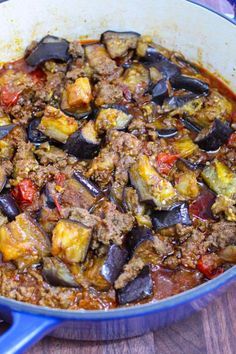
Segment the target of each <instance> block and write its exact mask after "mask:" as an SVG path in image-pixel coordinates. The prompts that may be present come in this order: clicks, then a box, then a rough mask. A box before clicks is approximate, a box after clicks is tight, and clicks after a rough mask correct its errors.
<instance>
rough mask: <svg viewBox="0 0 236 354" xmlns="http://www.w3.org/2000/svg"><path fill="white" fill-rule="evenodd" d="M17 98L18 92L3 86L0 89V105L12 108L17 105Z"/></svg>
mask: <svg viewBox="0 0 236 354" xmlns="http://www.w3.org/2000/svg"><path fill="white" fill-rule="evenodd" d="M19 96H20V91H17V90H16V89H14V88H10V87H9V86H8V85H5V86H3V87H1V89H0V104H1V106H5V107H7V108H8V107H11V106H14V105H15V104H16V103H17V101H18V99H19Z"/></svg>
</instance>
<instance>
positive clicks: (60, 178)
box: [54, 173, 66, 187]
mask: <svg viewBox="0 0 236 354" xmlns="http://www.w3.org/2000/svg"><path fill="white" fill-rule="evenodd" d="M54 178H55V182H56V184H57V185H59V186H61V187H62V186H63V185H64V183H65V180H66V175H65V174H64V173H58V174H57V175H55V177H54Z"/></svg>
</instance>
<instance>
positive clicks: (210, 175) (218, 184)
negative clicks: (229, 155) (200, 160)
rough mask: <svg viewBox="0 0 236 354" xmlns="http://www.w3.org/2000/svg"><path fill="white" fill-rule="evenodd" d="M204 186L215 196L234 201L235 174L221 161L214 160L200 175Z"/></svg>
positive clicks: (235, 193) (235, 188)
mask: <svg viewBox="0 0 236 354" xmlns="http://www.w3.org/2000/svg"><path fill="white" fill-rule="evenodd" d="M201 176H202V178H203V180H204V181H205V182H206V184H207V185H208V186H209V187H210V188H211V189H212V190H213V191H214V192H215V193H217V194H223V195H224V196H226V197H229V198H231V199H235V196H236V174H235V173H234V172H232V171H231V170H230V169H229V167H228V166H226V165H225V164H224V163H222V162H221V161H218V160H217V159H215V160H214V161H213V162H212V163H211V164H210V165H208V166H206V167H205V168H204V170H203V171H202V173H201Z"/></svg>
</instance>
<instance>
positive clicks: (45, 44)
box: [25, 35, 70, 67]
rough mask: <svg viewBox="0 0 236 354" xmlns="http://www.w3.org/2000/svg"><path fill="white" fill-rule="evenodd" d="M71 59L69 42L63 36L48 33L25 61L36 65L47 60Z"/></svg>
mask: <svg viewBox="0 0 236 354" xmlns="http://www.w3.org/2000/svg"><path fill="white" fill-rule="evenodd" d="M69 59H70V54H69V42H68V41H67V40H65V39H63V38H58V37H55V36H50V35H48V36H46V37H44V38H42V39H41V41H40V42H38V44H37V45H36V47H35V48H34V49H33V50H32V51H31V52H30V53H29V55H28V56H27V57H26V58H25V61H26V63H27V64H28V65H30V66H34V67H36V66H38V65H40V64H42V63H43V62H45V61H47V60H59V61H62V62H67V61H68V60H69Z"/></svg>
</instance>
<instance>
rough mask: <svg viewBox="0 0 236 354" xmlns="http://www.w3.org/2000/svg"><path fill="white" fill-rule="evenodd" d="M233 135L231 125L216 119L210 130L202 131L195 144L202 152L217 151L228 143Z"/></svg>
mask: <svg viewBox="0 0 236 354" xmlns="http://www.w3.org/2000/svg"><path fill="white" fill-rule="evenodd" d="M232 133H233V129H232V128H231V127H230V126H229V124H227V123H224V122H222V121H221V120H220V119H218V118H216V119H215V120H214V122H213V123H212V124H211V126H210V128H205V129H202V131H201V132H200V133H199V134H198V136H197V137H196V139H195V143H197V144H198V146H199V147H200V149H202V150H205V151H215V150H218V149H219V147H221V145H223V144H225V143H226V142H227V141H228V139H229V137H230V135H231V134H232Z"/></svg>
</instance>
